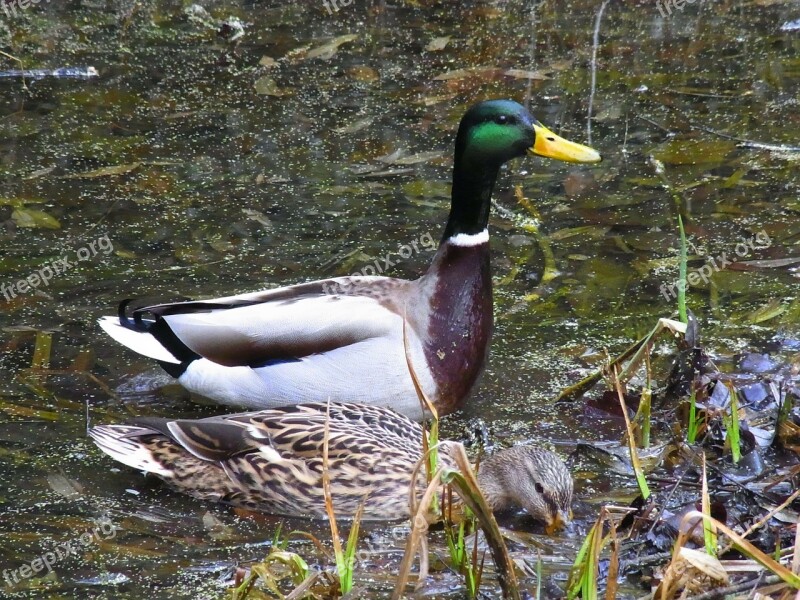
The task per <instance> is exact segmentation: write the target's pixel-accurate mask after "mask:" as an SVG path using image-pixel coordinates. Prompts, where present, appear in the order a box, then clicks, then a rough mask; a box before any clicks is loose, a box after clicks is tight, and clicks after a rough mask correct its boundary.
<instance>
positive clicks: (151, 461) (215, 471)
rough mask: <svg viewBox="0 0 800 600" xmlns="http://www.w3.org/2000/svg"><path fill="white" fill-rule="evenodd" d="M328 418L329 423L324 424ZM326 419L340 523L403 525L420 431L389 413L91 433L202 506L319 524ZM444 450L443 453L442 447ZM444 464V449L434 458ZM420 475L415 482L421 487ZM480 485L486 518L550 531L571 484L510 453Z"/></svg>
mask: <svg viewBox="0 0 800 600" xmlns="http://www.w3.org/2000/svg"><path fill="white" fill-rule="evenodd" d="M328 414H330V417H328ZM328 419H329V426H328V427H329V432H328V473H329V476H330V481H331V495H332V497H333V505H334V510H335V511H336V514H337V516H341V517H352V516H353V515H354V514H355V512H356V509H357V508H358V506H359V504H361V503H362V502H364V516H363V518H365V519H373V520H381V519H383V520H390V519H399V518H404V517H408V491H409V486H410V485H411V476H412V472H413V470H414V467H415V466H416V464H417V461H418V460H419V458H420V456H422V428H421V427H420V426H419V425H418V424H417V423H415V422H413V421H411V420H410V419H409V418H407V417H404V416H403V415H400V414H398V413H396V412H394V411H393V410H391V409H388V408H383V407H378V406H365V405H360V404H336V403H330V413H328V404H327V403H317V404H298V405H294V406H289V407H285V408H275V409H269V410H263V411H260V412H251V413H242V414H238V415H227V416H220V417H210V418H207V419H199V420H169V419H159V418H140V419H135V420H134V421H133V424H132V425H100V426H98V427H94V428H92V429H91V430H90V431H89V435H90V436H91V437H92V439H94V441H95V443H96V444H97V445H98V446H99V447H100V449H101V450H102V451H103V452H105V453H106V454H108V455H109V456H111V457H112V458H114V459H116V460H118V461H119V462H121V463H124V464H126V465H128V466H130V467H133V468H135V469H141V470H144V471H148V472H150V473H153V474H155V475H157V476H159V477H160V478H161V479H163V480H164V481H166V482H167V483H168V484H169V485H171V486H172V487H173V488H175V489H177V490H178V491H181V492H184V493H186V494H189V495H190V496H193V497H195V498H199V499H202V500H212V501H215V502H225V503H228V504H232V505H236V506H243V507H246V508H250V509H253V510H259V511H263V512H269V513H275V514H281V515H287V516H302V517H324V516H326V512H325V499H324V496H323V491H322V460H323V459H322V456H323V445H324V439H325V422H326V420H328ZM444 447H445V448H446V447H447V446H446V445H444ZM440 455H441V456H442V460H443V461H448V456H447V452H446V450H445V451H443V452H441V453H440ZM422 480H424V475H423V476H420V477H419V479H418V481H417V484H418V486H421V487H424V485H423V481H422ZM478 483H479V485H480V487H481V490H482V491H483V493H484V495H485V496H486V499H487V501H488V502H489V505H490V507H491V508H492V509H493V510H502V509H505V508H511V507H520V508H524V509H525V510H526V511H527V512H528V513H529V514H530V515H531V516H532V517H534V518H536V519H537V520H540V521H542V522H543V523H545V524H546V525H547V526H548V528H552V527H555V526H557V525H558V524H560V523H562V522H566V521H568V520H569V515H570V504H571V501H572V477H571V476H570V473H569V471H568V470H567V467H566V466H565V465H564V463H563V462H562V461H561V459H560V458H558V456H556V455H555V454H554V453H553V452H550V451H548V450H543V449H541V448H537V447H534V446H514V447H512V448H509V449H506V450H501V451H499V452H497V453H495V454H493V455H491V456H489V457H487V458H485V459H484V460H483V461H482V462H481V464H480V468H479V469H478Z"/></svg>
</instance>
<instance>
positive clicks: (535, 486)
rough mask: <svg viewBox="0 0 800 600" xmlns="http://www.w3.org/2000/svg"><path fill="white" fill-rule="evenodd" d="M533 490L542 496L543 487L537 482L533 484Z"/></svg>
mask: <svg viewBox="0 0 800 600" xmlns="http://www.w3.org/2000/svg"><path fill="white" fill-rule="evenodd" d="M533 489H535V490H536V493H537V494H544V486H543V485H542V484H541V483H539V482H538V481H537V482H536V483H534V484H533Z"/></svg>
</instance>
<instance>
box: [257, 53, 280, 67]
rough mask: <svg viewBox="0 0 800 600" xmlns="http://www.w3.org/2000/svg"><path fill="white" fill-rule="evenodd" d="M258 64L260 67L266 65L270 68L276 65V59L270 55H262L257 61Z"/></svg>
mask: <svg viewBox="0 0 800 600" xmlns="http://www.w3.org/2000/svg"><path fill="white" fill-rule="evenodd" d="M258 64H259V65H261V66H262V67H267V68H268V69H272V68H273V67H277V66H278V61H277V60H275V59H274V58H272V57H271V56H266V55H265V56H262V57H261V60H260V61H258Z"/></svg>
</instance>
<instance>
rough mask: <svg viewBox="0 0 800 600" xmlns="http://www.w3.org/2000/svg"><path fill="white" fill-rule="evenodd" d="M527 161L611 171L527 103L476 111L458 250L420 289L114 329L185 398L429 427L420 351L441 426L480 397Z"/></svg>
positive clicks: (373, 280) (315, 292)
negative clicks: (498, 186) (508, 194)
mask: <svg viewBox="0 0 800 600" xmlns="http://www.w3.org/2000/svg"><path fill="white" fill-rule="evenodd" d="M526 153H529V154H537V155H539V156H548V157H551V158H556V159H559V160H564V161H572V162H585V163H591V162H597V161H599V160H600V155H599V154H598V153H597V152H595V151H594V150H592V149H591V148H587V147H586V146H581V145H580V144H575V143H573V142H569V141H567V140H565V139H562V138H560V137H558V136H557V135H555V134H554V133H552V132H551V131H549V130H548V129H546V128H545V127H544V126H543V125H542V124H541V123H539V122H538V121H537V120H536V119H535V118H533V117H532V116H531V115H530V113H529V112H528V111H527V110H526V109H525V108H524V107H523V106H521V105H520V104H517V103H516V102H513V101H510V100H491V101H487V102H481V103H480V104H476V105H475V106H473V107H472V108H470V109H469V110H468V111H467V113H466V114H465V115H464V117H463V118H462V119H461V124H460V126H459V128H458V134H457V136H456V146H455V159H454V164H453V188H452V201H451V207H450V216H449V218H448V220H447V225H446V226H445V230H444V236H443V237H442V241H441V243H440V245H439V249H438V251H437V252H436V255H435V256H434V258H433V263H432V264H431V266H430V268H429V269H428V271H427V273H425V274H424V275H423V276H422V277H421V278H419V279H417V280H416V281H405V280H401V279H393V278H388V277H369V276H364V277H336V278H332V279H326V280H322V281H314V282H311V283H302V284H299V285H293V286H290V287H283V288H278V289H273V290H267V291H262V292H255V293H250V294H242V295H239V296H230V297H227V298H218V299H214V300H202V301H196V302H181V303H174V304H159V305H156V306H148V307H145V308H139V309H137V310H134V311H133V317H132V318H129V317H128V316H127V315H126V313H125V306H126V303H125V302H123V303H122V305H120V310H119V315H118V317H104V318H102V319H101V320H100V325H101V327H102V328H103V329H104V330H105V331H106V332H107V333H108V334H109V335H110V336H111V337H113V338H114V339H115V340H117V341H118V342H120V343H122V344H124V345H125V346H128V347H129V348H131V349H132V350H135V351H136V352H139V353H140V354H143V355H145V356H148V357H150V358H154V359H156V360H157V361H159V362H160V364H161V365H162V366H163V367H164V369H165V370H166V371H167V372H168V373H170V374H171V375H172V376H174V377H177V378H178V381H179V382H180V383H181V384H182V385H183V386H184V387H186V388H188V389H189V390H191V391H193V392H196V393H198V394H201V395H203V396H206V397H209V398H212V399H214V400H216V401H218V402H221V403H223V404H231V405H236V406H245V407H248V408H254V409H259V408H271V407H275V406H282V405H286V404H297V403H303V402H322V401H326V400H327V399H329V398H330V399H332V400H334V401H336V400H339V401H348V402H358V403H363V404H372V405H378V406H390V407H392V408H394V409H395V410H397V411H399V412H401V413H403V414H405V415H408V416H409V417H412V418H414V419H416V420H420V419H421V418H422V416H423V413H422V410H421V408H420V403H419V400H418V397H417V394H416V392H415V388H414V384H413V382H412V378H411V376H410V374H409V368H408V364H407V361H406V352H405V346H404V341H406V342H407V346H408V354H409V357H410V360H411V363H412V366H413V368H414V371H415V373H416V375H417V377H418V379H419V382H420V385H421V386H422V389H423V390H424V391H425V393H426V394H427V396H428V398H430V399H431V401H432V402H433V405H434V406H435V407H436V408H437V409H438V411H439V414H442V415H443V414H447V413H449V412H452V411H454V410H456V409H457V408H458V407H459V405H460V404H461V402H462V401H463V400H464V399H465V398H466V396H467V395H468V394H469V392H470V390H471V389H472V388H473V386H474V384H475V382H476V380H477V378H478V375H479V373H480V371H481V369H482V367H483V363H484V359H485V358H486V354H487V349H488V345H489V338H490V336H491V332H492V279H491V274H490V268H489V233H488V230H487V224H488V221H489V207H490V203H491V196H492V188H493V187H494V184H495V180H496V179H497V173H498V170H499V169H500V167H501V165H503V163H505V162H507V161H509V160H510V159H512V158H515V157H518V156H523V155H525V154H526ZM145 316H148V317H149V318H148V319H145V318H144V317H145ZM404 321H405V327H404ZM404 331H405V339H404Z"/></svg>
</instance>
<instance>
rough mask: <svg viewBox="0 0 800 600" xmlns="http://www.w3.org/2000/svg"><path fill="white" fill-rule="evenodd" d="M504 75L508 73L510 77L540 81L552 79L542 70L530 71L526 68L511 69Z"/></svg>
mask: <svg viewBox="0 0 800 600" xmlns="http://www.w3.org/2000/svg"><path fill="white" fill-rule="evenodd" d="M503 75H508V76H509V77H514V78H515V79H538V80H539V81H545V80H547V79H550V78H549V77H548V76H547V75H545V74H544V73H542V72H541V71H528V70H525V69H509V70H508V71H505V72H504V73H503Z"/></svg>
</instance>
